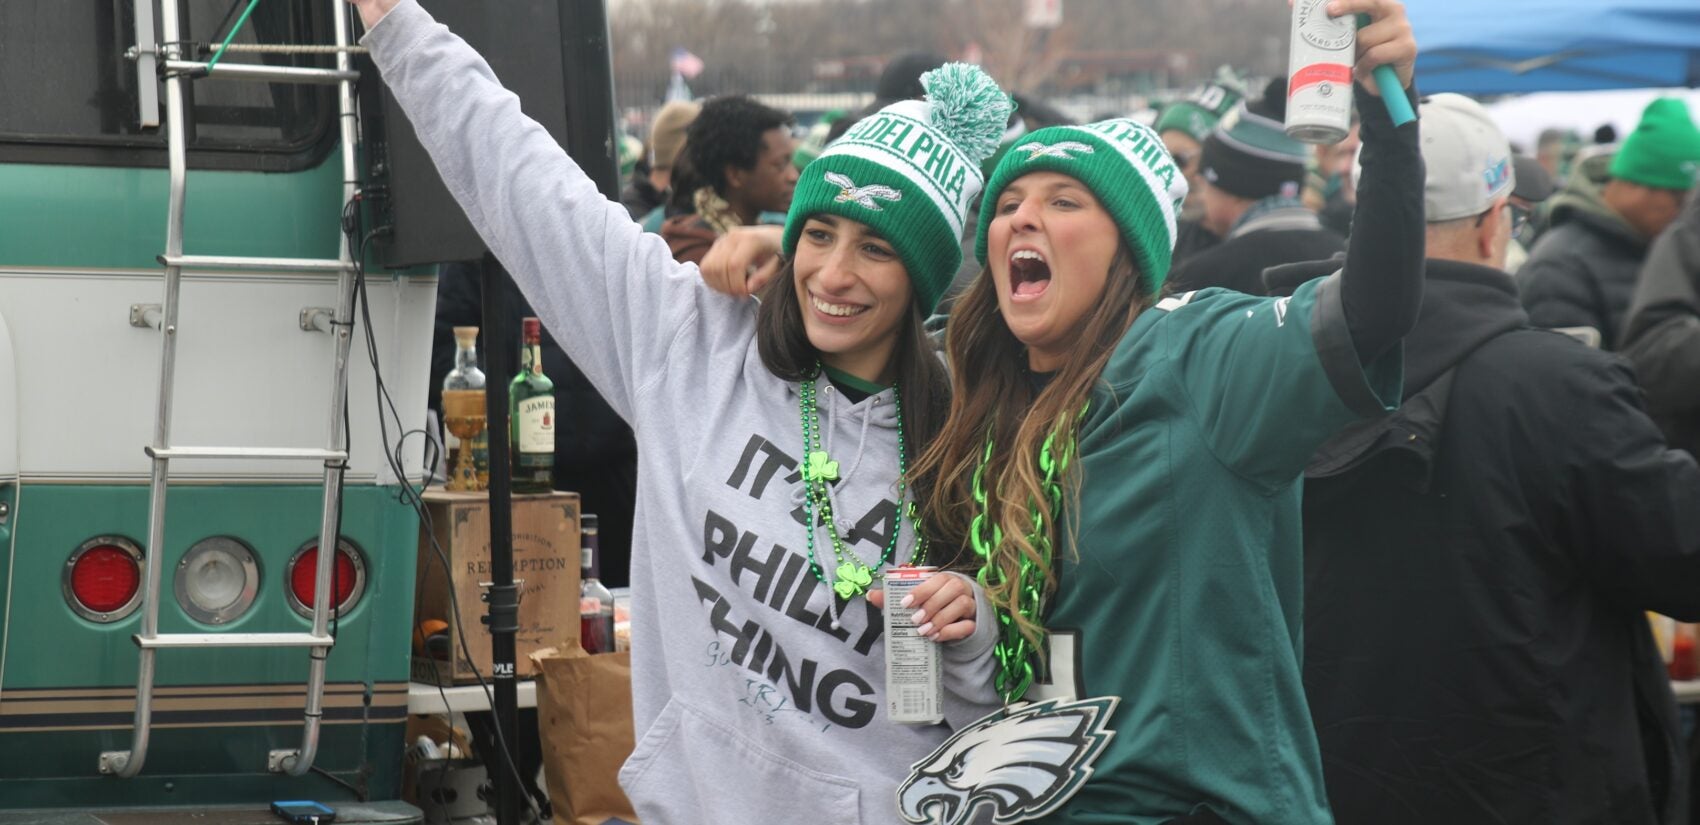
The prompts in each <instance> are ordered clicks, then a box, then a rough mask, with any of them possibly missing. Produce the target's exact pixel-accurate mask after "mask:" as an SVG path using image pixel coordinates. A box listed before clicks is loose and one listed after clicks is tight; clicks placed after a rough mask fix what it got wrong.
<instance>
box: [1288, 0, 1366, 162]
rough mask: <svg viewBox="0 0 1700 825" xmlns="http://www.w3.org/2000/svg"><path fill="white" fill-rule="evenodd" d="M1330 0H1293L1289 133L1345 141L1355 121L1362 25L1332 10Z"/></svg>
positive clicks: (1316, 140)
mask: <svg viewBox="0 0 1700 825" xmlns="http://www.w3.org/2000/svg"><path fill="white" fill-rule="evenodd" d="M1327 9H1328V0H1297V1H1296V2H1294V3H1293V33H1292V37H1291V39H1290V42H1289V45H1288V51H1287V134H1288V135H1291V136H1292V137H1294V138H1296V139H1298V140H1302V141H1304V142H1306V143H1339V142H1340V141H1342V140H1345V139H1346V134H1347V132H1348V131H1349V130H1350V129H1351V125H1352V58H1353V54H1354V52H1355V51H1356V50H1357V42H1358V30H1357V26H1356V25H1354V24H1353V18H1352V16H1351V15H1342V16H1340V17H1329V16H1328V11H1327Z"/></svg>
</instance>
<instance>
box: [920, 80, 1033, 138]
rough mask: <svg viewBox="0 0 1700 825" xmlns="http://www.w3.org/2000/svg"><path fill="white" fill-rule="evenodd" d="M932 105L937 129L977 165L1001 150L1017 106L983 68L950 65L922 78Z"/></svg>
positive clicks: (934, 123) (933, 120) (934, 125)
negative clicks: (1005, 128) (1004, 133)
mask: <svg viewBox="0 0 1700 825" xmlns="http://www.w3.org/2000/svg"><path fill="white" fill-rule="evenodd" d="M921 85H922V86H923V87H925V88H926V90H927V101H928V102H929V103H931V104H932V109H933V111H932V117H931V119H932V124H933V128H935V129H937V130H939V131H940V132H943V133H944V134H945V136H946V137H949V138H950V139H951V140H953V141H955V142H956V145H957V146H959V147H961V148H962V152H963V154H966V155H967V156H968V157H969V158H970V159H972V160H973V162H974V163H980V162H981V161H984V160H985V159H986V158H989V157H991V156H992V153H993V152H996V151H997V150H998V141H999V140H1000V139H1001V138H1002V137H1003V131H1004V127H1005V126H1006V125H1007V124H1008V123H1009V115H1010V113H1011V112H1013V111H1015V104H1014V103H1013V102H1011V101H1010V99H1009V95H1006V94H1004V91H1003V90H1002V89H1000V88H998V84H997V81H995V80H992V78H991V76H990V75H988V74H986V73H985V72H984V71H983V70H981V68H980V67H979V66H975V65H973V64H969V63H946V64H944V65H943V66H940V67H938V68H936V69H933V70H932V71H930V72H927V73H926V74H923V75H921Z"/></svg>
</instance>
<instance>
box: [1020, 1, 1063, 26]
mask: <svg viewBox="0 0 1700 825" xmlns="http://www.w3.org/2000/svg"><path fill="white" fill-rule="evenodd" d="M1062 16H1063V10H1062V0H1027V26H1028V28H1033V29H1054V28H1056V27H1057V26H1059V25H1062Z"/></svg>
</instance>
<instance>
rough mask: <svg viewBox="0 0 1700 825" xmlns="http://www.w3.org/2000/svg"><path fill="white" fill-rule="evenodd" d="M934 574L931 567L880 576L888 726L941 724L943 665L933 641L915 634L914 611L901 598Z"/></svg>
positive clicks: (891, 571) (894, 570)
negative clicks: (882, 582)
mask: <svg viewBox="0 0 1700 825" xmlns="http://www.w3.org/2000/svg"><path fill="white" fill-rule="evenodd" d="M936 573H938V568H937V567H907V566H905V567H893V568H890V569H889V570H887V571H886V572H885V696H886V700H885V704H886V712H887V713H888V714H890V716H891V721H893V722H897V723H899V724H903V725H932V724H937V723H939V722H942V721H944V663H943V662H942V661H941V660H940V658H939V646H938V643H937V642H934V641H933V640H931V639H928V638H926V637H924V636H921V635H920V634H918V633H916V632H915V627H916V625H915V622H914V620H913V618H912V617H913V616H914V615H915V611H916V610H919V609H920V608H919V607H918V606H916V607H904V606H903V597H904V596H907V595H909V593H910V592H911V591H913V590H914V589H915V588H917V587H919V586H920V585H921V583H922V582H924V581H926V580H927V579H929V578H932V577H933V575H935V574H936Z"/></svg>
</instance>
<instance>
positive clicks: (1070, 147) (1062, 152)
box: [1015, 140, 1092, 161]
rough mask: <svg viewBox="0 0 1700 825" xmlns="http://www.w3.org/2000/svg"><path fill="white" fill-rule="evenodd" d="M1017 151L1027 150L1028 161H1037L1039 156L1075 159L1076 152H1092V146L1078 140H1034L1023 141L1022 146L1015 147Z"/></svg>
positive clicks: (1088, 153)
mask: <svg viewBox="0 0 1700 825" xmlns="http://www.w3.org/2000/svg"><path fill="white" fill-rule="evenodd" d="M1015 151H1017V152H1026V153H1027V160H1028V161H1035V160H1038V159H1039V158H1062V159H1063V160H1074V153H1075V152H1079V153H1080V154H1082V155H1090V154H1092V146H1091V145H1090V144H1086V143H1081V142H1080V141H1077V140H1065V141H1061V142H1060V143H1048V144H1047V143H1040V142H1038V141H1033V142H1032V143H1023V144H1021V145H1020V146H1017V147H1015Z"/></svg>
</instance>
